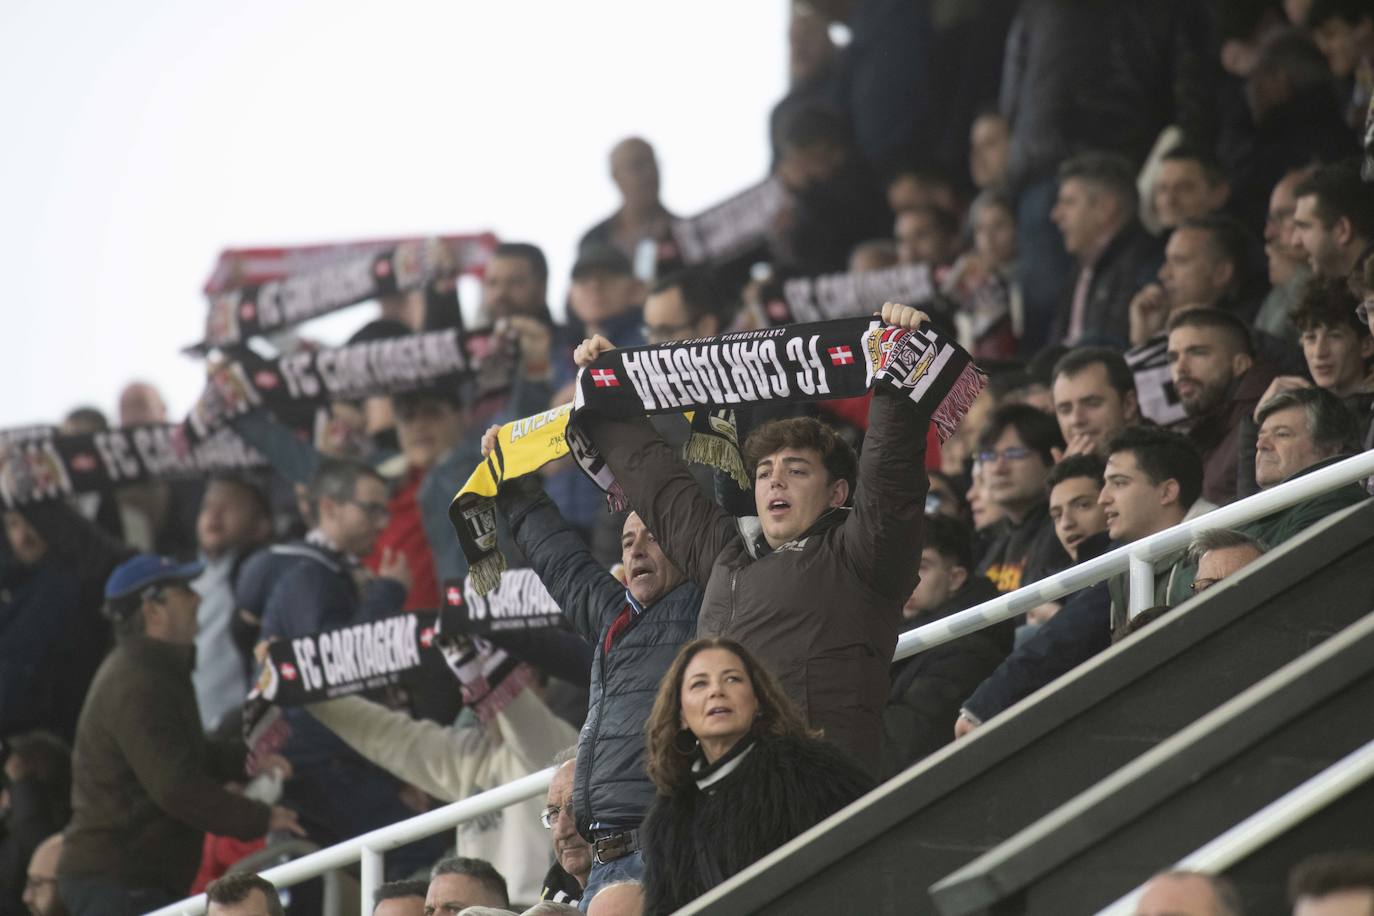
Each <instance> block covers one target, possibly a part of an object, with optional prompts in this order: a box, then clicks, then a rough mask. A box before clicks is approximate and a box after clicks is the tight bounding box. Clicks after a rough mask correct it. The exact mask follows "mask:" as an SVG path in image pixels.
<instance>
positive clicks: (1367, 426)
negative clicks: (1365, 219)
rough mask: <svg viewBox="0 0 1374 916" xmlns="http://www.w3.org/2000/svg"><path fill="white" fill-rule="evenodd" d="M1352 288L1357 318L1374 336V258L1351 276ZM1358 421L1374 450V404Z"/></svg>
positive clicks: (1365, 441)
mask: <svg viewBox="0 0 1374 916" xmlns="http://www.w3.org/2000/svg"><path fill="white" fill-rule="evenodd" d="M1350 288H1351V290H1352V291H1353V292H1354V293H1355V294H1356V295H1357V296H1359V297H1360V304H1359V305H1358V306H1356V308H1355V317H1356V318H1358V319H1360V320H1361V321H1363V322H1365V324H1366V325H1367V326H1368V328H1369V333H1370V335H1371V336H1374V256H1372V257H1368V258H1365V259H1364V263H1363V265H1362V266H1361V268H1360V270H1359V271H1357V272H1356V273H1354V274H1352V275H1351V280H1350ZM1366 417H1367V418H1368V419H1366ZM1356 419H1357V420H1358V422H1359V424H1360V426H1361V439H1360V442H1361V444H1362V446H1363V448H1364V449H1365V450H1366V451H1368V450H1369V449H1374V404H1371V405H1370V407H1369V409H1368V410H1367V411H1366V412H1365V413H1364V414H1360V415H1358V416H1357V417H1356Z"/></svg>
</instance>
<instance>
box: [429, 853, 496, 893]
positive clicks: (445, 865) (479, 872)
mask: <svg viewBox="0 0 1374 916" xmlns="http://www.w3.org/2000/svg"><path fill="white" fill-rule="evenodd" d="M441 875H463V876H465V877H468V878H471V879H472V880H474V881H476V882H478V883H479V884H481V885H483V886H484V887H486V888H488V889H489V890H490V891H491V892H492V893H493V894H496V895H497V896H498V897H500V898H501V899H502V900H504V901H505V902H506V903H508V904H509V903H510V894H509V893H508V892H507V891H506V879H505V878H503V877H501V873H500V872H499V871H497V870H496V867H495V866H494V865H492V864H491V863H490V862H488V861H487V860H486V859H469V858H467V857H466V856H453V857H451V858H448V859H440V860H439V861H438V862H436V863H434V867H433V868H431V869H430V870H429V880H430V881H431V882H433V881H434V879H435V878H438V877H439V876H441Z"/></svg>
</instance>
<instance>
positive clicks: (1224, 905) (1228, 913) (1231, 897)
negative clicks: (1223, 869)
mask: <svg viewBox="0 0 1374 916" xmlns="http://www.w3.org/2000/svg"><path fill="white" fill-rule="evenodd" d="M1154 877H1155V878H1180V879H1184V878H1199V879H1201V880H1203V881H1206V882H1207V885H1208V887H1210V888H1211V889H1212V894H1213V895H1214V896H1215V897H1216V901H1217V908H1216V916H1245V908H1244V906H1242V904H1241V902H1240V891H1238V890H1236V886H1235V884H1233V883H1232V882H1231V881H1230V879H1228V878H1226V877H1224V876H1222V875H1209V874H1207V873H1206V872H1200V871H1188V870H1186V869H1181V868H1180V869H1174V870H1171V871H1165V872H1160V873H1159V874H1157V875H1155V876H1154ZM1150 880H1154V878H1152V879H1150Z"/></svg>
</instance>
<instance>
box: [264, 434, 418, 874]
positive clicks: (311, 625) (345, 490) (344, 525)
mask: <svg viewBox="0 0 1374 916" xmlns="http://www.w3.org/2000/svg"><path fill="white" fill-rule="evenodd" d="M309 492H310V500H311V503H312V505H313V508H314V512H315V518H316V527H315V528H313V529H311V530H310V532H309V533H308V534H306V536H305V539H304V540H303V541H296V542H294V543H289V544H282V545H279V546H277V547H273V548H271V550H272V553H273V555H274V556H276V557H278V558H280V559H281V560H283V561H287V562H285V563H284V565H283V566H282V568H281V569H280V571H279V572H278V574H277V577H276V582H275V583H273V584H271V585H270V591H269V592H268V594H267V598H266V601H265V603H264V609H263V615H262V638H263V639H295V638H297V637H301V636H310V635H313V634H316V633H319V632H321V631H324V630H332V629H337V628H339V627H345V626H351V625H353V624H358V623H362V622H364V621H368V620H375V619H377V618H380V617H385V616H387V615H390V614H396V613H399V612H400V611H401V609H402V607H403V606H404V605H405V600H406V592H407V591H408V589H409V588H410V580H411V574H410V569H409V566H408V565H407V563H406V560H405V556H404V554H402V553H401V552H400V551H399V550H391V551H386V552H385V553H384V555H383V556H382V558H381V562H380V564H379V566H378V569H377V574H376V575H375V576H374V575H373V574H372V573H371V572H369V571H368V570H367V568H366V567H364V566H363V565H362V564H361V563H360V558H361V557H363V556H366V555H367V554H368V552H369V551H371V550H372V548H373V546H374V545H375V544H376V542H377V538H378V537H379V535H380V534H381V532H382V530H383V529H384V528H385V527H386V525H387V521H388V519H389V517H390V512H389V510H388V509H387V497H388V491H387V485H386V482H385V481H384V480H383V479H382V477H381V475H380V474H378V473H377V472H376V471H374V470H373V469H372V468H370V467H368V466H367V465H365V464H362V463H361V462H357V461H351V460H348V459H341V458H324V459H321V461H320V464H319V466H318V468H317V469H316V471H315V474H314V476H313V477H312V478H311V481H310V489H309ZM283 712H284V715H285V716H286V720H287V722H288V723H289V724H290V726H291V737H290V739H289V740H288V741H287V743H286V746H285V747H284V748H283V749H282V753H283V754H284V755H285V756H286V759H287V760H289V761H291V765H292V766H293V767H294V768H295V772H296V778H295V779H292V780H290V781H289V782H287V784H286V787H285V790H286V794H285V797H286V798H287V799H288V803H289V804H291V805H292V806H293V807H295V808H296V809H297V810H298V811H300V813H301V819H302V821H303V822H304V823H306V824H307V825H308V826H307V829H308V830H309V831H310V836H311V838H312V839H315V840H317V841H318V842H319V843H320V844H321V845H322V846H327V845H329V844H331V843H336V842H339V841H341V840H345V839H348V838H349V837H354V836H357V835H358V834H360V833H366V832H367V831H369V830H373V829H375V828H377V827H381V826H384V825H386V824H391V823H395V822H396V821H399V820H404V819H405V818H407V817H409V816H411V815H412V814H414V812H413V811H411V810H410V809H409V808H407V807H406V806H405V805H403V804H402V803H401V801H400V798H399V797H398V795H397V790H398V788H399V784H398V783H397V781H396V780H395V779H393V778H392V777H391V776H390V775H388V774H387V773H385V772H384V771H383V770H381V769H379V768H377V767H376V766H374V765H372V764H370V763H368V762H367V761H366V760H364V759H363V758H362V757H361V756H359V755H358V754H357V753H356V752H354V751H353V750H351V749H350V748H349V747H348V745H346V744H345V743H344V742H343V741H342V740H341V739H340V738H338V737H337V736H336V735H334V734H333V733H332V732H330V730H329V729H328V728H326V727H325V726H324V725H322V724H321V723H320V722H318V721H317V720H315V719H314V718H313V717H312V716H311V715H310V714H309V713H308V712H306V711H305V710H304V709H303V708H300V707H289V708H286V709H285V710H284V711H283ZM441 851H442V840H441V839H440V838H437V837H436V838H433V839H431V840H426V841H422V842H420V843H416V844H412V845H410V846H404V847H401V848H400V849H398V850H396V852H394V853H389V854H388V855H387V857H386V864H387V872H388V877H389V878H399V877H405V876H407V875H409V874H410V873H411V872H412V871H414V870H415V868H417V867H424V866H426V865H428V864H429V863H430V862H433V861H434V860H435V859H436V858H438V856H439V854H440V852H441Z"/></svg>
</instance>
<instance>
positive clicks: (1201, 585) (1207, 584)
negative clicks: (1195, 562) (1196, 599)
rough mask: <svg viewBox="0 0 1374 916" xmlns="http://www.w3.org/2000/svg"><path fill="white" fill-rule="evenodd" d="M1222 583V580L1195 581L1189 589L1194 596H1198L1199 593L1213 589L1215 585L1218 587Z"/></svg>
mask: <svg viewBox="0 0 1374 916" xmlns="http://www.w3.org/2000/svg"><path fill="white" fill-rule="evenodd" d="M1220 581H1221V580H1220V579H1194V580H1193V584H1192V585H1190V586H1188V589H1189V590H1190V591H1191V592H1192V593H1193V594H1194V595H1196V594H1198V593H1199V592H1205V591H1207V589H1209V588H1211V587H1212V586H1213V585H1216V584H1217V583H1218V582H1220Z"/></svg>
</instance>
